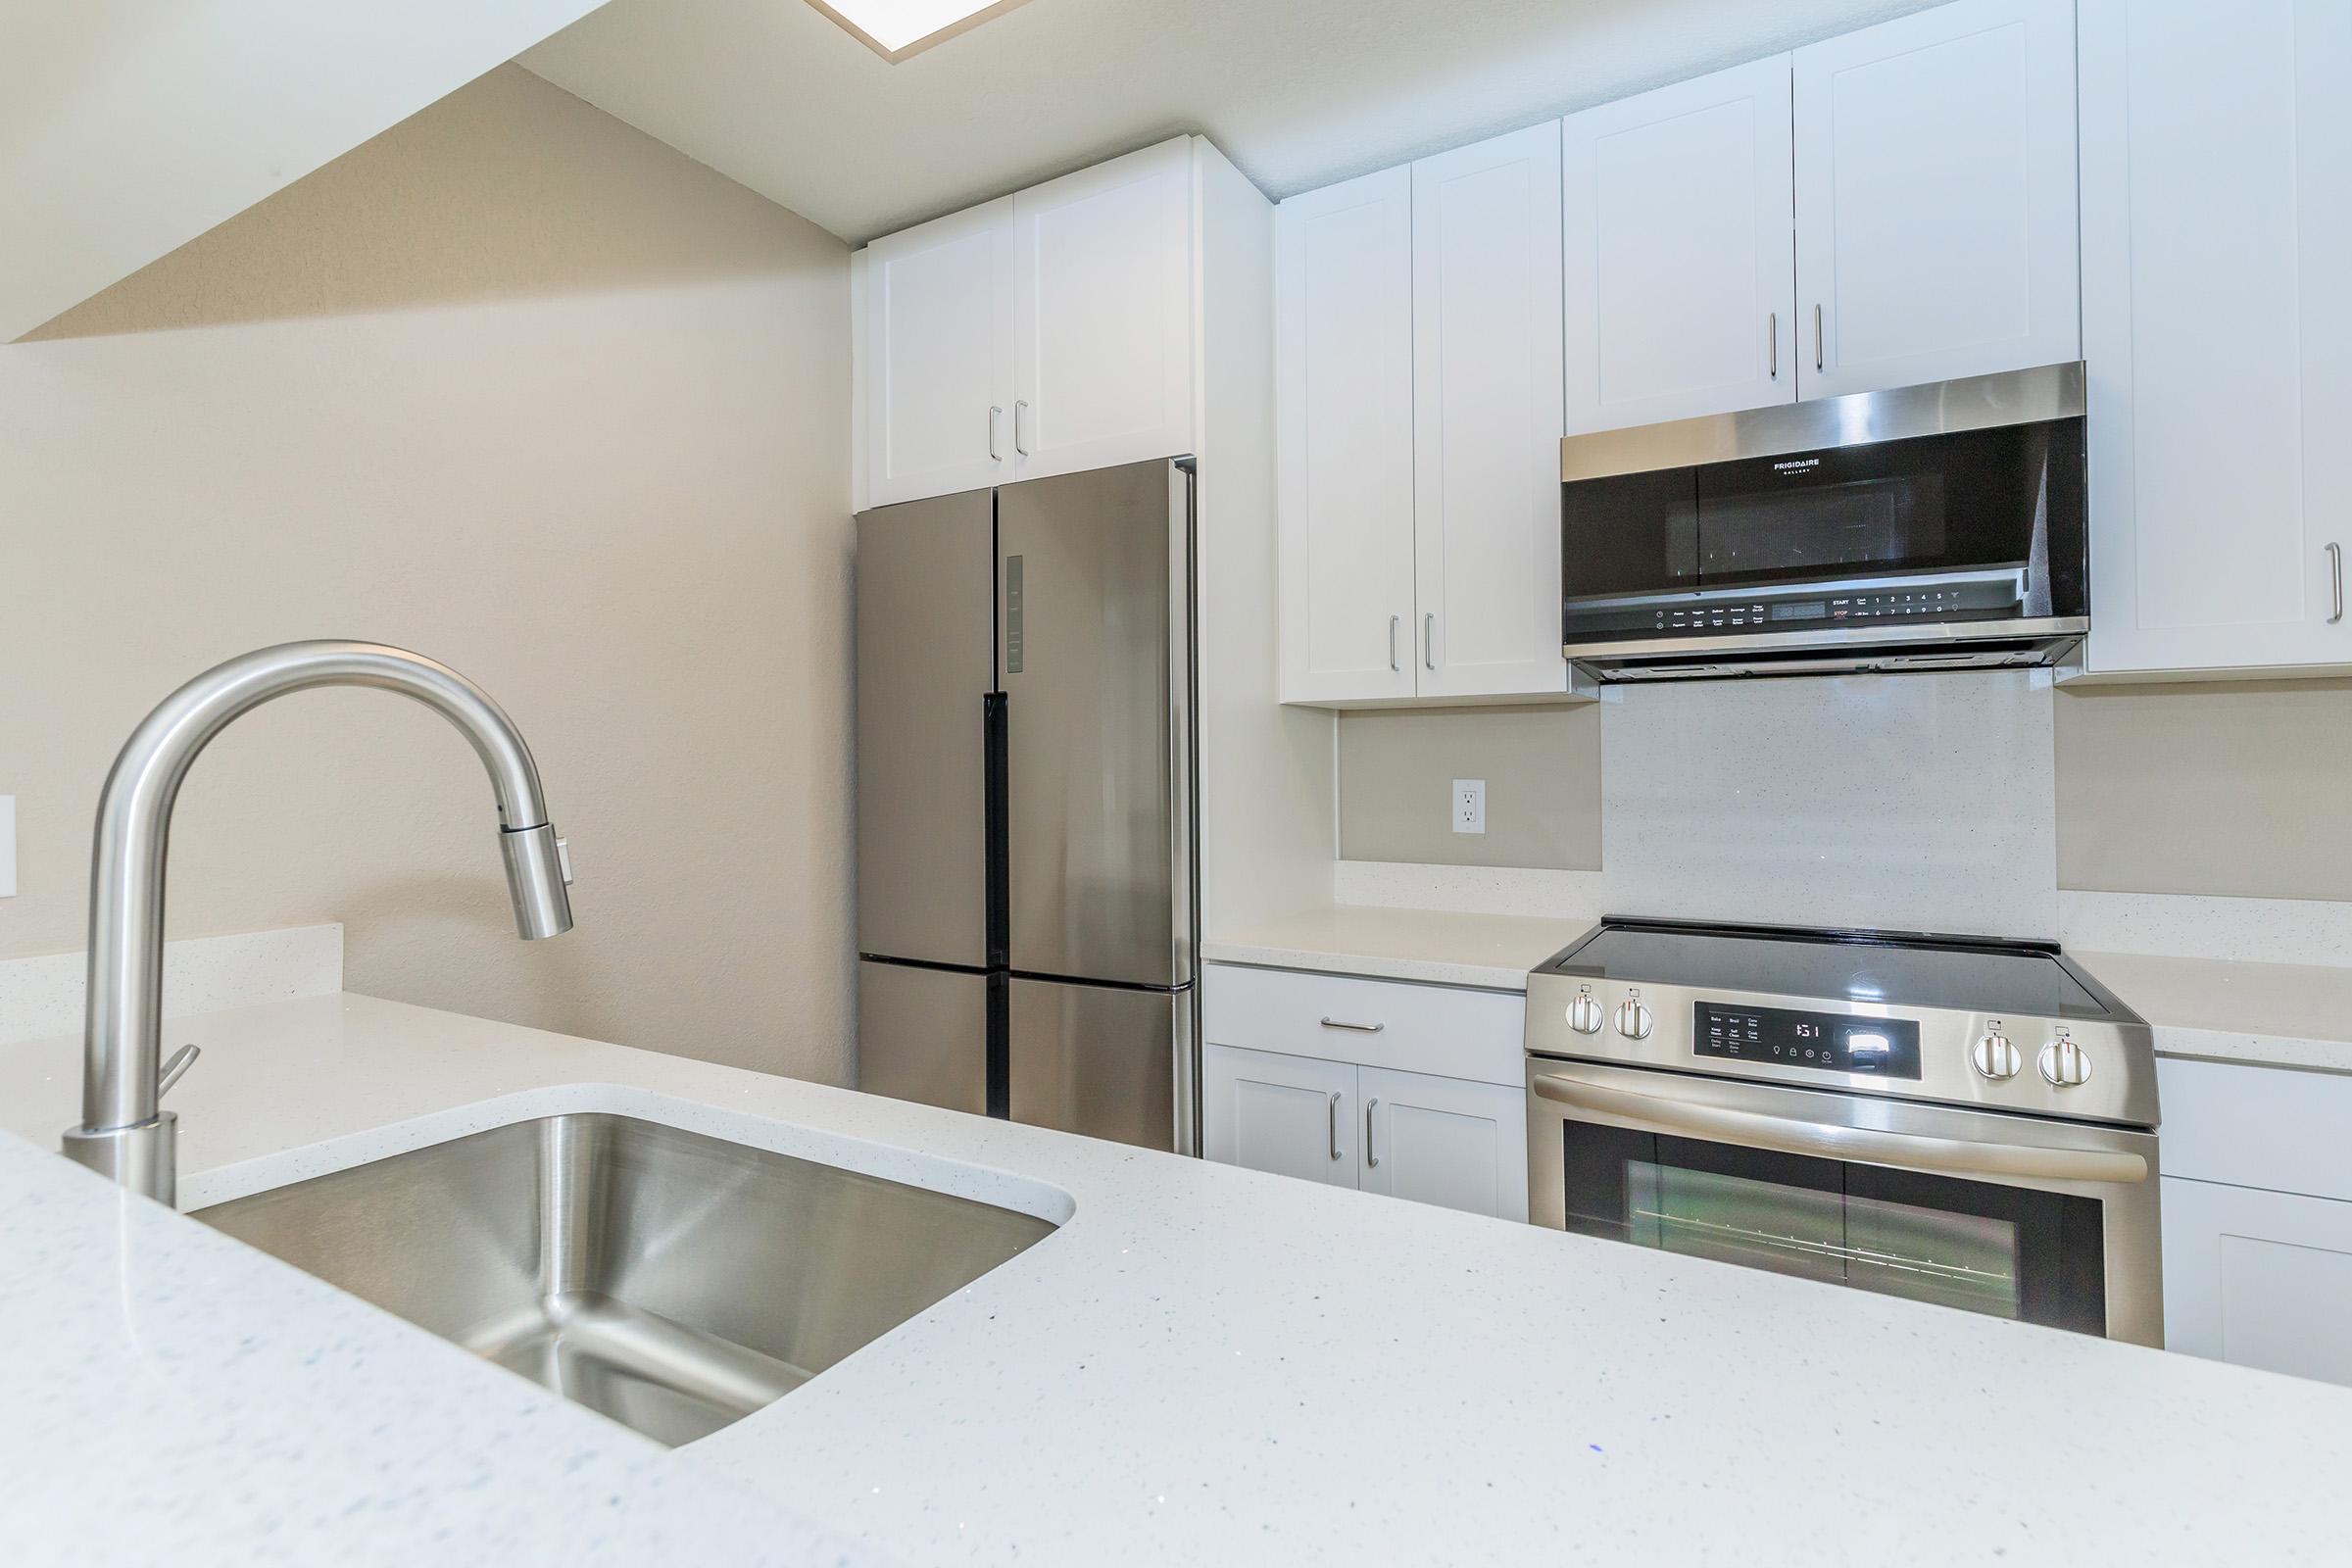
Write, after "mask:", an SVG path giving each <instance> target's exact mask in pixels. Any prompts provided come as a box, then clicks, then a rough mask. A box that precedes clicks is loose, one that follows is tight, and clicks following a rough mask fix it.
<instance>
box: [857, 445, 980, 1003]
mask: <svg viewBox="0 0 2352 1568" xmlns="http://www.w3.org/2000/svg"><path fill="white" fill-rule="evenodd" d="M995 519H996V500H995V496H994V494H993V492H990V491H987V490H980V491H975V492H973V493H971V494H968V495H959V496H942V497H940V498H938V499H937V500H933V501H910V502H908V503H907V504H906V505H905V506H899V507H880V508H877V509H875V510H874V511H872V512H866V513H860V514H859V515H858V952H860V953H878V954H886V955H888V956H891V957H894V958H916V959H921V960H923V961H925V962H929V963H953V964H962V965H964V966H965V967H968V968H974V969H978V968H985V967H987V966H988V964H989V963H991V962H992V961H995V957H996V956H995V955H992V954H991V953H990V952H989V944H988V798H987V777H988V773H987V758H988V748H987V737H986V726H987V724H988V717H987V704H988V699H989V694H990V692H991V691H992V690H993V689H994V686H995V677H996V663H995V659H996V655H995V638H996V620H995V615H994V611H993V609H992V606H991V595H992V593H993V591H994V590H993V584H994V582H995V572H996V525H995Z"/></svg>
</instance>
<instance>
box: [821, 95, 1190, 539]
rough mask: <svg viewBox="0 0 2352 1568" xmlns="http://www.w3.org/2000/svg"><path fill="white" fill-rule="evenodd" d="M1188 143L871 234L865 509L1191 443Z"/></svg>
mask: <svg viewBox="0 0 2352 1568" xmlns="http://www.w3.org/2000/svg"><path fill="white" fill-rule="evenodd" d="M1193 222H1194V201H1193V177H1192V141H1191V138H1189V137H1179V138H1177V139H1176V140H1174V141H1169V142H1163V143H1161V144H1160V145H1159V146H1156V147H1148V148H1146V149H1144V150H1143V151H1142V152H1138V153H1131V154H1129V155H1128V156H1127V157H1124V158H1115V159H1112V160H1111V161H1110V162H1109V163H1106V164H1103V165H1100V166H1098V167H1096V168H1094V169H1088V170H1082V171H1080V172H1078V173H1075V174H1070V175H1066V176H1064V177H1063V178H1060V179H1057V180H1054V181H1052V182H1050V183H1048V184H1044V185H1040V186H1038V187H1037V188H1035V189H1034V190H1025V191H1021V192H1019V193H1018V194H1016V195H1013V196H1010V197H1006V198H1005V199H1003V200H1001V201H995V202H990V203H988V204H986V205H985V206H981V207H975V208H973V209H971V210H970V211H969V212H963V213H956V214H955V215H953V216H951V217H948V218H943V219H940V220H938V221H935V222H930V223H925V224H922V225H921V226H919V227H916V228H910V229H907V230H906V231H905V232H903V233H899V234H893V235H890V236H888V237H887V238H884V239H878V240H876V241H874V243H873V244H872V245H871V246H870V247H868V249H867V251H866V255H865V263H864V266H865V275H864V281H863V290H864V299H865V306H864V319H863V321H862V322H861V333H860V337H861V341H860V344H859V349H858V359H859V372H860V376H861V379H862V381H863V383H864V396H865V400H866V406H865V417H864V430H863V440H864V445H865V492H866V493H865V495H864V497H863V504H864V505H867V506H884V505H888V504H889V503H892V502H898V501H913V500H918V499H920V498H922V497H924V496H937V495H948V494H951V493H953V492H955V491H958V490H971V489H977V488H980V487H981V486H984V485H991V484H998V483H1002V482H1005V481H1006V480H1012V479H1034V478H1043V477H1045V476H1046V475H1048V474H1054V473H1068V472H1071V471H1074V470H1076V469H1080V468H1098V467H1108V466H1113V465H1116V464H1121V463H1133V462H1141V461H1143V460H1145V459H1149V458H1164V457H1175V456H1178V455H1180V454H1182V453H1186V452H1190V451H1192V450H1193V447H1194V441H1195V437H1194V430H1193V325H1194V323H1193V296H1194V288H1193Z"/></svg>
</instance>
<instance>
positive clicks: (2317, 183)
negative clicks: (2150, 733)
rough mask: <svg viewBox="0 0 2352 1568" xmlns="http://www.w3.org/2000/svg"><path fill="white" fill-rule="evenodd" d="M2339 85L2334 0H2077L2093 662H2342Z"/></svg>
mask: <svg viewBox="0 0 2352 1568" xmlns="http://www.w3.org/2000/svg"><path fill="white" fill-rule="evenodd" d="M2347 75H2352V7H2347V6H2345V5H2344V4H2343V3H2342V0H2246V3H2244V4H2242V5H2234V6H2229V7H2200V6H2186V5H2179V4H2157V3H2150V0H2083V6H2082V294H2083V303H2082V336H2083V347H2084V350H2085V358H2086V359H2087V361H2088V362H2089V423H2088V434H2089V442H2090V526H2091V536H2090V616H2091V632H2090V645H2089V650H2088V660H2087V663H2088V667H2089V668H2091V669H2093V670H2148V669H2180V670H2194V669H2232V668H2236V669H2243V668H2260V667H2266V666H2290V665H2298V664H2300V665H2312V664H2344V663H2352V620H2342V619H2335V618H2332V617H2334V616H2335V615H2336V614H2337V613H2338V610H2339V606H2340V601H2339V600H2338V597H2337V593H2338V587H2337V585H2338V580H2339V579H2338V577H2337V569H2338V562H2339V559H2340V555H2341V552H2342V551H2343V550H2345V549H2352V467H2347V466H2346V465H2345V463H2344V462H2343V460H2342V457H2341V456H2340V453H2339V448H2340V446H2341V443H2342V441H2343V431H2344V430H2345V429H2346V428H2347V427H2348V426H2352V355H2348V354H2347V352H2346V345H2347V344H2352V262H2348V261H2347V258H2348V257H2352V96H2347V94H2346V93H2345V92H2344V90H2343V83H2344V81H2345V79H2346V78H2347ZM2331 545H2332V546H2335V547H2336V548H2335V549H2334V550H2330V549H2329V546H2331Z"/></svg>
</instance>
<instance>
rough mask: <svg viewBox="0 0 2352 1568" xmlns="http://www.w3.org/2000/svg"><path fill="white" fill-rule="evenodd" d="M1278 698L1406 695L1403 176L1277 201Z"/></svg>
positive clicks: (1409, 458)
mask: <svg viewBox="0 0 2352 1568" xmlns="http://www.w3.org/2000/svg"><path fill="white" fill-rule="evenodd" d="M1274 395H1275V406H1276V412H1275V426H1276V438H1277V441H1278V443H1279V462H1278V465H1277V467H1278V472H1279V480H1278V482H1279V484H1280V495H1281V509H1280V516H1281V521H1280V524H1279V532H1280V535H1281V561H1282V616H1281V629H1282V696H1283V700H1284V701H1285V702H1294V703H1296V702H1345V701H1348V700H1351V699H1363V698H1377V697H1410V696H1411V695H1412V694H1413V666H1412V662H1411V659H1410V654H1411V642H1412V634H1411V627H1412V625H1413V180H1412V171H1411V170H1410V169H1407V168H1397V169H1387V170H1383V171H1381V172H1379V173H1377V174H1366V175H1364V176H1363V177H1362V178H1361V179H1351V180H1348V181H1347V182H1346V183H1344V184H1339V185H1333V186H1329V187H1327V188H1326V189H1323V190H1317V191H1309V192H1307V193H1306V194H1305V195H1303V196H1294V197H1292V198H1291V199H1290V200H1289V201H1287V202H1284V203H1283V204H1282V205H1281V206H1280V207H1277V208H1276V209H1274Z"/></svg>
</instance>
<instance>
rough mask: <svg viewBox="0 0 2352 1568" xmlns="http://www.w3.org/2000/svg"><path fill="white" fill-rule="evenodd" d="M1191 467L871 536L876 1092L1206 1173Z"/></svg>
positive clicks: (1161, 466) (864, 973)
mask: <svg viewBox="0 0 2352 1568" xmlns="http://www.w3.org/2000/svg"><path fill="white" fill-rule="evenodd" d="M1193 486H1194V472H1193V465H1192V462H1191V460H1190V459H1176V460H1174V461H1171V462H1155V463H1140V464H1131V465H1129V466H1124V467H1118V468H1102V469H1097V470H1094V471H1092V472H1088V473H1072V474H1059V475H1056V476H1054V477H1053V478H1046V479H1032V480H1027V481H1024V482H1022V483H1019V484H1008V485H1003V486H999V487H998V488H996V489H993V490H975V491H970V492H967V493H965V494H962V495H955V496H944V497H941V498H939V499H936V500H930V501H911V502H907V503H905V504H904V505H901V506H895V507H878V508H875V509H874V510H872V511H870V512H865V513H860V514H859V515H858V562H857V578H858V958H859V961H858V1087H859V1088H861V1089H865V1090H869V1091H871V1092H873V1093H876V1094H885V1095H892V1096H896V1097H898V1098H900V1099H904V1100H919V1101H924V1102H927V1103H931V1104H935V1105H948V1106H952V1107H954V1108H956V1109H958V1110H969V1111H979V1112H985V1113H986V1114H988V1115H991V1116H1008V1117H1010V1118H1011V1119H1012V1120H1014V1121H1023V1122H1032V1123H1035V1124H1037V1125H1039V1126H1045V1127H1058V1128H1061V1129H1063V1130H1065V1131H1069V1132H1076V1133H1087V1134H1091V1135H1093V1136H1095V1137H1099V1138H1109V1139H1115V1140H1118V1141H1119V1142H1122V1143H1129V1144H1138V1145H1142V1146H1144V1147H1146V1148H1151V1149H1173V1150H1177V1151H1180V1152H1185V1153H1198V1152H1200V1138H1199V1116H1198V1110H1197V1107H1198V1105H1199V1099H1200V1091H1199V1073H1200V1065H1199V1058H1200V1053H1199V1048H1198V1046H1197V1044H1196V1036H1195V1032H1194V1030H1195V1022H1194V1020H1195V1007H1194V989H1193V981H1194V950H1195V948H1196V946H1197V944H1198V941H1199V917H1198V912H1197V903H1196V898H1195V882H1196V863H1195V845H1194V728H1193V725H1194V714H1193V684H1194V657H1193V593H1192V583H1193V563H1192V557H1193Z"/></svg>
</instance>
